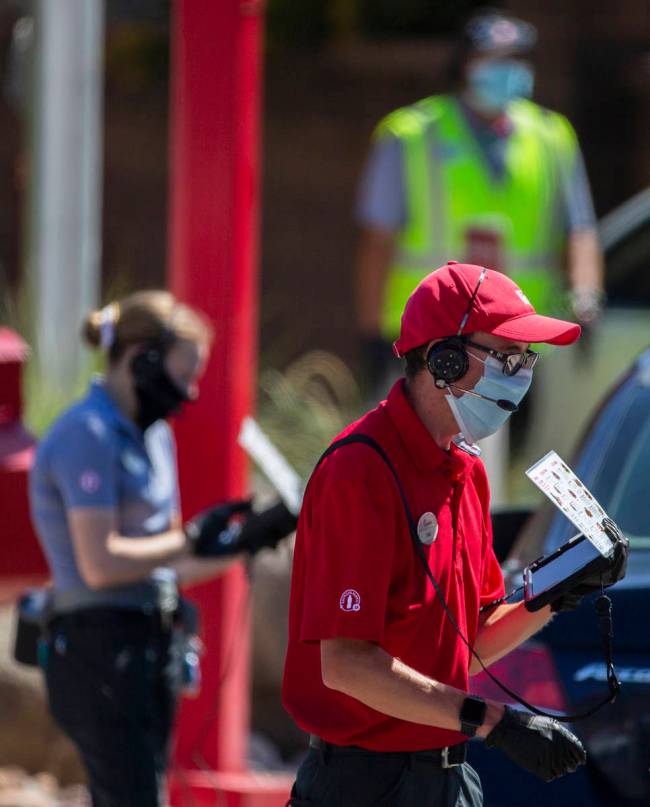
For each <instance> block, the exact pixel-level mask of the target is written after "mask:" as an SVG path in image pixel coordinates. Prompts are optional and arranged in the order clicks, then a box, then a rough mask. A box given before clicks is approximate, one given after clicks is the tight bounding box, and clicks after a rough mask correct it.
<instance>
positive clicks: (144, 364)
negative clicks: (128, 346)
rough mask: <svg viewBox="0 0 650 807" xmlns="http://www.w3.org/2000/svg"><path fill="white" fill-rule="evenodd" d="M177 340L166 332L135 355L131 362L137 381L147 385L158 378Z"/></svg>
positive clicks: (169, 332) (170, 333)
mask: <svg viewBox="0 0 650 807" xmlns="http://www.w3.org/2000/svg"><path fill="white" fill-rule="evenodd" d="M175 340H176V337H175V335H174V334H173V333H172V332H171V331H168V330H165V331H163V333H162V334H161V335H160V336H158V337H156V338H155V339H152V340H151V341H150V342H148V343H147V344H146V345H145V346H144V347H143V348H142V350H139V351H138V352H137V353H136V354H135V356H134V357H133V359H132V360H131V370H132V372H133V374H134V376H135V378H136V379H137V381H139V382H140V383H144V384H146V383H148V382H149V381H152V380H153V379H155V378H157V377H158V374H159V373H160V369H161V367H162V366H163V363H164V360H165V357H166V355H167V352H168V351H169V348H170V347H171V346H172V343H173V342H174V341H175Z"/></svg>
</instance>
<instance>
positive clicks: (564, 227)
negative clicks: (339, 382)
mask: <svg viewBox="0 0 650 807" xmlns="http://www.w3.org/2000/svg"><path fill="white" fill-rule="evenodd" d="M536 38H537V33H536V30H535V28H534V27H533V26H532V25H530V24H529V23H526V22H524V21H522V20H518V19H516V18H514V17H509V16H504V15H503V14H501V13H500V12H498V11H495V10H493V9H485V10H484V11H483V12H478V13H477V14H476V15H475V16H473V17H472V18H471V19H470V20H469V21H468V22H467V23H466V25H465V27H464V29H463V33H462V38H461V41H460V44H459V47H458V49H457V51H456V53H455V59H454V63H453V70H454V73H455V76H454V78H455V83H456V87H457V90H456V91H455V92H453V93H451V94H449V95H439V96H432V97H429V98H425V99H423V100H421V101H419V102H417V103H414V104H412V105H411V106H407V107H404V108H402V109H398V110H396V111H395V112H392V113H391V114H389V115H388V116H387V117H386V118H384V119H383V120H382V121H381V122H380V123H379V125H378V127H377V129H376V131H375V134H374V138H373V144H372V149H371V154H370V157H369V160H368V163H367V166H366V169H365V172H364V175H363V178H362V182H361V186H360V194H359V201H358V210H357V216H358V219H359V223H360V225H361V231H362V232H361V239H360V244H359V251H358V256H357V284H356V285H357V288H356V291H357V313H358V327H359V332H360V336H361V342H362V351H363V359H364V364H365V368H366V374H367V377H368V381H369V383H370V384H371V386H372V387H373V389H374V391H375V392H379V391H380V390H379V389H377V385H378V384H379V383H380V382H381V380H382V379H385V378H386V373H387V369H388V367H389V365H390V360H391V356H392V353H391V343H392V342H393V340H394V339H395V338H396V337H397V335H398V333H399V327H400V316H401V312H402V311H403V309H404V305H405V303H406V300H407V298H408V296H409V295H410V293H411V292H412V290H413V289H414V288H415V286H416V285H417V284H418V282H419V281H420V280H421V279H422V278H423V277H424V276H425V275H427V274H428V273H429V272H430V271H431V269H432V268H433V267H436V266H439V265H441V264H444V263H445V262H446V261H447V260H448V259H449V258H454V259H456V260H459V261H464V262H467V263H472V264H479V265H482V266H486V267H488V268H491V269H498V270H499V271H502V272H504V273H506V274H507V275H509V276H510V277H511V278H512V279H513V280H515V282H516V283H517V284H518V285H519V286H520V288H521V289H522V290H523V292H524V293H525V295H526V296H527V297H528V298H529V300H530V302H531V303H532V304H533V306H534V307H535V309H536V310H537V311H539V312H540V313H544V314H555V315H556V314H559V315H562V314H571V315H572V316H573V317H574V318H575V319H576V320H577V321H578V322H580V324H581V325H583V327H586V328H587V329H589V328H590V327H593V325H594V324H595V323H596V321H597V319H598V316H599V313H600V309H601V305H602V302H603V299H604V295H603V266H602V254H601V250H600V246H599V243H598V237H597V233H596V226H595V216H594V210H593V204H592V200H591V194H590V190H589V184H588V180H587V176H586V172H585V168H584V163H583V160H582V156H581V153H580V149H579V146H578V141H577V138H576V135H575V132H574V130H573V128H572V126H571V124H570V123H569V121H568V120H567V119H566V118H565V117H563V116H562V115H560V114H558V113H556V112H551V111H550V110H547V109H544V108H543V107H540V106H538V105H537V104H535V103H533V102H532V101H530V100H529V97H530V95H531V93H532V88H533V80H534V74H533V68H532V66H531V64H530V62H529V60H528V59H529V57H530V55H531V53H532V50H533V47H534V45H535V41H536ZM395 368H397V365H396V364H395ZM388 372H390V370H388ZM381 391H382V392H383V390H381Z"/></svg>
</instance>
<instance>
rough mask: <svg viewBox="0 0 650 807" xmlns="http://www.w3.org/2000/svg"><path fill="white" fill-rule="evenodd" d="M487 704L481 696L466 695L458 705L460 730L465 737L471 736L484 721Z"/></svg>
mask: <svg viewBox="0 0 650 807" xmlns="http://www.w3.org/2000/svg"><path fill="white" fill-rule="evenodd" d="M486 712H487V704H486V702H485V701H484V700H483V698H477V697H476V696H475V695H468V696H467V697H466V698H465V700H464V701H463V705H462V706H461V707H460V715H459V717H460V730H461V733H462V734H464V735H465V736H466V737H473V736H474V735H475V734H476V732H477V731H478V729H479V728H480V727H481V726H482V725H483V722H484V721H485V713H486Z"/></svg>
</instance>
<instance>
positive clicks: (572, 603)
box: [551, 518, 630, 612]
mask: <svg viewBox="0 0 650 807" xmlns="http://www.w3.org/2000/svg"><path fill="white" fill-rule="evenodd" d="M602 526H603V529H604V531H605V532H606V534H607V535H608V536H609V537H610V538H611V539H612V541H615V542H616V547H615V549H614V556H613V559H612V565H611V566H610V568H609V569H607V570H606V571H604V572H601V573H600V574H596V575H594V576H593V577H587V578H586V579H585V580H582V581H581V582H580V583H579V584H578V585H577V586H576V587H575V588H574V589H572V590H571V591H570V592H569V593H568V594H563V595H562V596H561V597H558V598H557V600H554V601H553V602H552V603H551V611H553V612H558V611H572V610H574V609H575V608H577V606H578V603H579V602H580V600H581V599H582V598H583V597H584V596H585V595H586V594H592V593H593V592H594V591H602V589H604V588H607V587H608V586H613V585H614V583H617V582H618V581H619V580H621V579H622V578H623V577H625V572H626V571H627V556H628V554H629V548H630V543H629V541H628V540H627V538H626V537H625V536H624V535H623V533H622V532H621V531H620V530H619V529H618V527H617V526H616V524H615V523H614V522H613V521H612V520H611V518H604V519H603V521H602Z"/></svg>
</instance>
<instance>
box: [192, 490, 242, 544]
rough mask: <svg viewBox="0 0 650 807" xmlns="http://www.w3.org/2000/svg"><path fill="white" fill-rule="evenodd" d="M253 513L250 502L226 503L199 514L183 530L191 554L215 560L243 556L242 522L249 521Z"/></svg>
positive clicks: (240, 500)
mask: <svg viewBox="0 0 650 807" xmlns="http://www.w3.org/2000/svg"><path fill="white" fill-rule="evenodd" d="M250 513H251V500H250V499H239V500H236V501H231V502H224V503H223V504H218V505H217V506H216V507H209V508H208V509H207V510H203V511H202V512H200V513H198V515H196V516H194V518H193V519H191V520H190V521H188V522H187V524H185V527H184V530H185V535H186V536H187V538H188V540H189V542H190V546H191V549H192V554H193V555H198V556H199V557H212V558H216V557H221V556H224V557H225V556H227V555H236V554H238V553H239V552H241V551H242V550H241V549H240V547H239V535H240V533H241V518H248V517H249V515H250ZM235 517H239V518H240V520H239V521H238V520H237V518H235Z"/></svg>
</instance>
